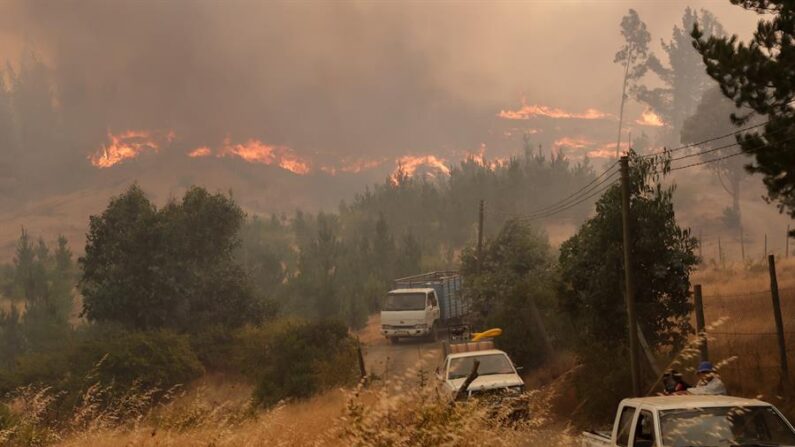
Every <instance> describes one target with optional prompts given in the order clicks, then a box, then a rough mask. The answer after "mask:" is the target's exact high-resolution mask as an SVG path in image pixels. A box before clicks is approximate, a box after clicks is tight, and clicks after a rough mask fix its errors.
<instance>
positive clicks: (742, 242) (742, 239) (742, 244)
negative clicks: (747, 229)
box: [740, 225, 745, 264]
mask: <svg viewBox="0 0 795 447" xmlns="http://www.w3.org/2000/svg"><path fill="white" fill-rule="evenodd" d="M740 256H741V260H742V261H743V264H745V235H744V234H743V226H742V225H740Z"/></svg>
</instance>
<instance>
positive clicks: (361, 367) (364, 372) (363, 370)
mask: <svg viewBox="0 0 795 447" xmlns="http://www.w3.org/2000/svg"><path fill="white" fill-rule="evenodd" d="M356 354H357V356H358V357H359V375H360V376H361V379H362V380H366V379H367V369H366V368H365V366H364V355H363V354H362V343H361V342H360V341H359V337H356Z"/></svg>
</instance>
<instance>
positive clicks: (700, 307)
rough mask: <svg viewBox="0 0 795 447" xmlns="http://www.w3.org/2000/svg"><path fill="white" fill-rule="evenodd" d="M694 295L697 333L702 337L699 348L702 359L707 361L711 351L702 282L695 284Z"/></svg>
mask: <svg viewBox="0 0 795 447" xmlns="http://www.w3.org/2000/svg"><path fill="white" fill-rule="evenodd" d="M693 297H694V300H693V301H694V304H695V307H696V334H697V335H698V337H699V338H700V342H701V344H700V345H699V349H700V350H701V360H702V361H706V360H709V351H708V350H707V337H706V335H705V334H704V326H705V324H704V301H703V297H702V295H701V284H696V285H695V286H693Z"/></svg>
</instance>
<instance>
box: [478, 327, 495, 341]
mask: <svg viewBox="0 0 795 447" xmlns="http://www.w3.org/2000/svg"><path fill="white" fill-rule="evenodd" d="M500 335H502V329H500V328H493V329H489V330H487V331H483V332H475V333H474V334H472V341H480V340H483V339H484V338H493V337H499V336H500Z"/></svg>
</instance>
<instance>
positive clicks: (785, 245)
mask: <svg viewBox="0 0 795 447" xmlns="http://www.w3.org/2000/svg"><path fill="white" fill-rule="evenodd" d="M785 241H786V242H785V243H784V257H785V258H787V259H789V224H787V238H786V239H785Z"/></svg>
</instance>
